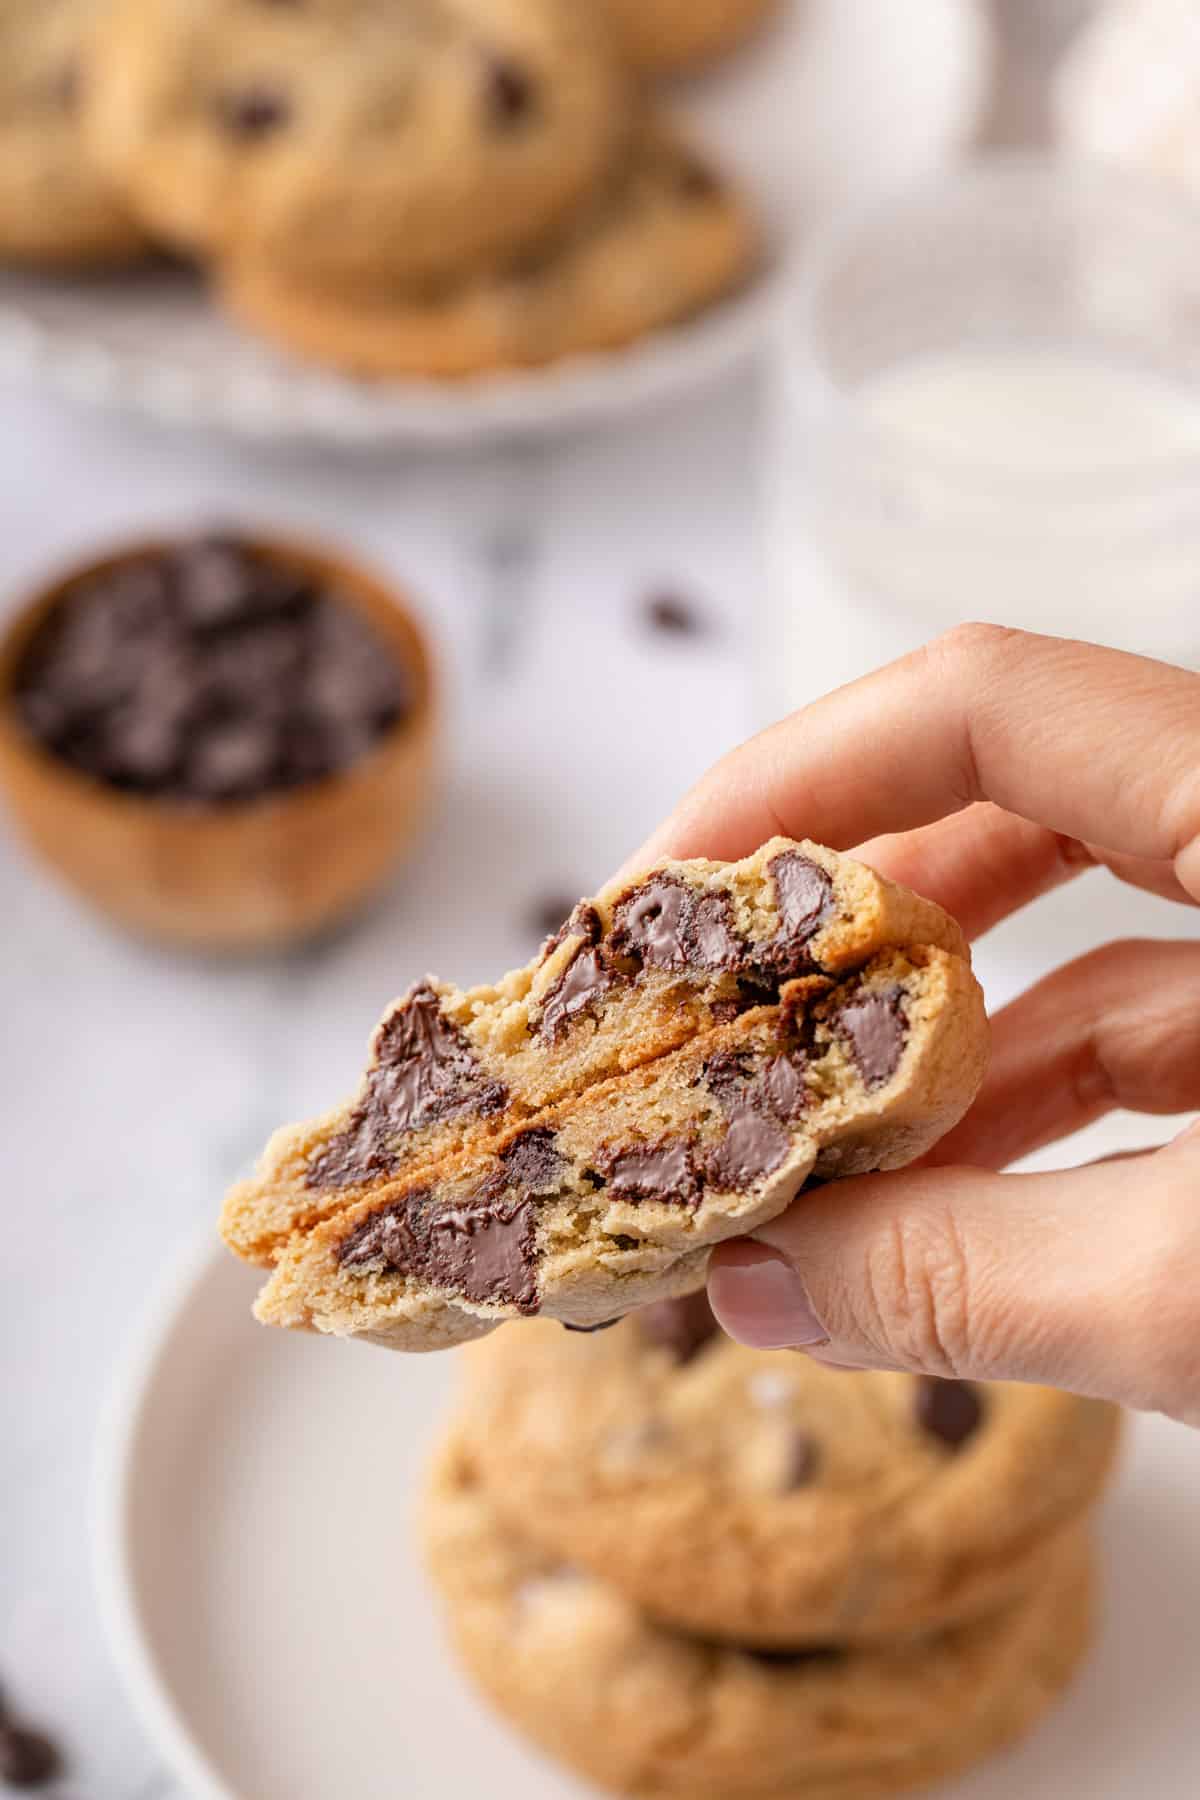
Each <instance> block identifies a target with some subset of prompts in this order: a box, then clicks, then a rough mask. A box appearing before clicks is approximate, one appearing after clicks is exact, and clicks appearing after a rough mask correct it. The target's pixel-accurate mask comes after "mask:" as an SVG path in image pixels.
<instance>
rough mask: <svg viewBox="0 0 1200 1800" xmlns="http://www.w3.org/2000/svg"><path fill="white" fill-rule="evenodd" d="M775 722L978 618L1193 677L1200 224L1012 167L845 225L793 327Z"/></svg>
mask: <svg viewBox="0 0 1200 1800" xmlns="http://www.w3.org/2000/svg"><path fill="white" fill-rule="evenodd" d="M777 376H778V379H777V380H776V381H775V382H774V383H773V394H772V410H773V415H774V416H773V421H772V431H771V445H772V451H771V456H770V461H769V471H768V484H767V505H766V549H767V560H768V569H767V575H768V580H767V587H766V593H767V600H766V608H765V616H764V619H763V622H762V624H763V629H762V632H761V634H760V673H761V676H762V680H761V683H760V687H761V694H760V698H761V699H762V702H763V710H764V712H766V713H770V714H776V713H778V712H780V711H783V710H787V708H788V707H790V706H794V705H797V704H801V703H802V702H803V701H805V700H807V699H809V698H811V697H812V696H813V695H814V694H816V693H818V692H821V691H824V690H825V689H827V688H828V687H829V686H830V685H831V684H832V683H833V682H836V681H838V680H842V679H849V678H851V677H852V676H854V675H856V674H858V673H860V672H861V671H862V670H863V669H865V668H871V667H874V666H876V665H877V664H878V663H880V662H882V661H885V660H887V659H888V658H889V657H890V656H892V655H896V654H900V653H902V652H903V651H904V650H906V649H908V648H911V647H913V646H914V645H915V644H918V643H921V642H923V641H924V640H925V639H926V638H928V637H931V636H933V635H934V634H935V633H936V632H938V631H939V630H943V629H945V628H946V627H947V626H949V625H952V624H954V623H955V622H957V621H961V620H964V619H989V620H992V621H995V622H998V623H1002V624H1008V625H1019V626H1023V627H1026V628H1028V629H1030V630H1035V631H1046V632H1053V633H1057V634H1060V635H1065V636H1072V637H1083V638H1089V639H1092V640H1094V641H1097V642H1102V643H1109V644H1113V645H1117V646H1118V647H1121V648H1125V649H1133V650H1139V651H1143V652H1145V653H1146V654H1149V655H1153V656H1160V657H1164V658H1167V659H1168V660H1171V661H1176V662H1181V663H1185V664H1188V665H1190V666H1195V667H1200V212H1197V211H1196V210H1195V208H1194V206H1193V203H1192V202H1191V201H1190V200H1188V199H1186V198H1183V197H1182V196H1180V195H1178V194H1176V193H1175V192H1174V191H1173V190H1172V189H1169V188H1166V187H1160V186H1159V185H1157V184H1155V183H1147V182H1146V181H1144V180H1142V179H1139V178H1137V177H1134V176H1132V175H1127V174H1125V173H1123V172H1120V171H1117V170H1113V169H1110V168H1107V167H1100V166H1095V167H1093V166H1091V165H1077V166H1076V165H1069V164H1066V163H1059V162H1056V161H1054V160H1052V159H1050V158H1049V157H1039V156H1022V155H1017V156H1000V157H996V158H992V159H982V160H980V161H978V162H975V163H972V164H966V165H963V166H962V167H961V168H959V169H958V170H956V171H954V172H952V173H950V174H948V175H943V176H941V177H939V178H938V179H937V180H936V181H935V182H934V183H933V184H931V185H926V186H924V187H922V188H920V189H918V190H916V191H914V192H911V193H909V194H907V195H903V196H900V197H898V198H893V199H891V200H890V201H889V202H887V203H886V204H883V205H880V206H877V207H876V208H875V209H874V210H873V211H871V212H870V213H868V214H866V215H864V216H862V217H859V218H858V219H856V220H855V221H854V222H853V223H851V224H850V225H848V226H846V227H843V229H842V230H841V231H840V232H839V234H838V235H837V236H836V237H835V238H833V239H832V240H830V241H829V242H828V243H827V244H826V246H825V248H824V250H823V252H821V253H820V254H818V255H817V257H816V258H815V259H814V261H813V263H812V264H811V265H810V267H809V269H808V271H807V274H806V275H805V276H804V277H803V279H802V280H801V281H800V282H799V283H798V284H797V285H796V286H795V288H794V289H793V291H792V293H791V295H790V297H789V299H788V301H787V303H786V305H785V306H784V307H783V308H782V310H781V316H780V321H779V332H778V368H777Z"/></svg>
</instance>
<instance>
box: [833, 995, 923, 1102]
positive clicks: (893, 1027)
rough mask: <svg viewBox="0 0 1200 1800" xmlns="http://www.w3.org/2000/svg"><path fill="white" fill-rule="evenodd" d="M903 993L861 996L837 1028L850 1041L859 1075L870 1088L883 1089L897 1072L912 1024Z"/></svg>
mask: <svg viewBox="0 0 1200 1800" xmlns="http://www.w3.org/2000/svg"><path fill="white" fill-rule="evenodd" d="M902 1000H903V995H902V990H901V989H900V988H898V987H896V988H889V989H887V990H886V991H884V992H877V993H870V994H866V993H864V994H860V996H859V997H858V999H856V1000H851V1001H849V1002H848V1003H847V1004H846V1005H845V1006H843V1007H842V1008H841V1010H840V1011H839V1013H838V1015H837V1029H838V1030H839V1032H840V1033H841V1034H842V1036H843V1037H845V1038H847V1039H848V1040H849V1043H850V1048H851V1050H852V1052H853V1055H854V1060H855V1062H856V1063H857V1064H858V1068H859V1073H860V1074H861V1075H862V1078H863V1080H864V1082H865V1083H866V1085H867V1086H868V1087H869V1088H876V1087H882V1086H883V1084H884V1082H885V1081H890V1080H891V1078H892V1076H893V1075H894V1074H895V1073H896V1069H897V1067H898V1065H899V1062H900V1056H901V1052H902V1051H903V1049H904V1042H905V1039H906V1038H907V1036H908V1025H907V1022H906V1020H905V1017H904V1012H903V1005H902Z"/></svg>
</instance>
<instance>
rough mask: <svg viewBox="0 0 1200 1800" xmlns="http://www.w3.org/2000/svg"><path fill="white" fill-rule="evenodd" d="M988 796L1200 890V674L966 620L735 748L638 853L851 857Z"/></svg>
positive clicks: (650, 857) (650, 856)
mask: <svg viewBox="0 0 1200 1800" xmlns="http://www.w3.org/2000/svg"><path fill="white" fill-rule="evenodd" d="M1135 600H1136V596H1134V597H1132V600H1131V604H1132V603H1133V602H1134V601H1135ZM978 800H992V801H995V802H996V804H997V805H998V806H1001V807H1003V808H1004V809H1005V810H1006V811H1008V812H1010V813H1016V814H1019V815H1020V816H1021V817H1022V818H1025V819H1029V820H1033V821H1035V822H1036V823H1037V824H1039V825H1042V826H1045V827H1046V828H1047V829H1049V830H1050V831H1053V832H1057V833H1061V834H1064V835H1065V836H1067V837H1069V838H1073V839H1079V840H1081V841H1083V842H1085V843H1090V844H1095V845H1097V846H1100V847H1102V848H1103V849H1105V850H1107V851H1111V852H1113V853H1114V854H1118V855H1127V856H1135V857H1141V858H1146V859H1149V860H1152V861H1159V862H1164V863H1173V864H1174V866H1175V870H1176V873H1177V874H1178V876H1179V879H1180V881H1181V883H1182V884H1183V886H1184V887H1185V888H1186V889H1187V891H1188V892H1189V893H1191V894H1192V895H1193V896H1197V897H1200V843H1198V838H1200V677H1198V676H1196V675H1193V674H1189V673H1188V672H1187V671H1186V670H1183V669H1176V668H1172V667H1171V666H1170V665H1169V664H1166V663H1159V662H1153V661H1151V660H1150V659H1149V658H1147V657H1140V656H1130V655H1127V654H1125V653H1124V652H1122V651H1118V650H1106V649H1102V648H1100V647H1098V646H1097V645H1094V644H1083V643H1076V642H1074V641H1073V640H1070V639H1066V638H1051V637H1040V636H1036V635H1034V634H1032V633H1028V632H1019V631H1009V630H1006V629H1004V628H1003V627H1000V626H994V625H967V626H959V627H958V628H956V629H955V630H954V631H951V632H949V633H947V635H946V636H945V637H942V638H938V639H936V640H935V641H934V642H933V643H932V644H929V645H926V647H925V648H924V649H922V650H918V651H916V652H914V654H913V655H911V656H907V657H904V658H903V659H902V660H901V661H900V662H896V663H892V664H891V665H890V666H889V667H887V668H884V669H881V670H879V671H878V672H877V673H876V674H873V675H868V676H866V677H865V678H864V679H863V680H861V681H855V682H852V683H851V684H850V685H849V686H848V687H844V688H839V689H837V690H836V691H835V692H834V693H832V694H829V695H827V696H826V697H825V699H823V700H819V701H817V702H816V704H815V705H813V706H810V707H806V708H805V709H804V711H802V712H799V713H795V714H794V715H793V716H792V717H791V718H789V719H785V720H783V721H782V722H781V723H780V724H778V725H774V726H772V727H771V728H770V729H769V730H768V731H765V732H763V733H761V734H760V735H759V736H758V737H756V738H752V739H751V740H750V741H749V742H748V743H747V744H744V745H742V747H741V748H740V749H738V750H735V751H733V752H732V753H731V754H730V755H729V756H727V757H725V758H724V759H723V760H722V761H721V762H719V763H718V764H717V765H716V766H715V768H713V769H712V770H710V771H709V773H708V774H707V775H706V776H705V777H704V778H703V780H702V781H701V782H700V783H699V784H698V785H697V786H696V787H695V788H693V789H692V791H691V793H690V794H688V795H687V797H686V798H685V799H684V801H683V802H682V804H681V805H680V806H679V807H678V808H677V809H676V811H675V812H674V813H673V814H672V815H671V817H670V818H669V819H668V820H667V821H666V823H665V824H664V825H662V826H661V827H660V828H659V830H658V831H656V832H655V833H654V835H653V836H652V837H651V839H650V840H649V842H648V844H646V845H645V846H644V847H643V849H642V851H641V852H640V853H639V856H638V859H637V860H638V862H639V864H641V863H645V862H649V861H654V860H657V859H659V858H661V857H667V856H670V857H687V856H711V857H721V858H726V857H739V856H744V855H746V854H748V853H749V852H750V851H751V850H753V849H755V848H756V847H757V846H758V845H759V844H761V843H764V842H765V841H766V840H767V839H768V838H770V837H772V836H775V835H776V834H781V835H783V836H785V837H809V838H814V839H817V840H818V841H820V842H821V843H826V844H830V845H832V846H833V847H834V848H835V849H846V848H849V847H851V846H853V845H854V844H857V843H861V842H862V841H863V840H864V839H866V838H871V837H875V836H878V835H880V834H884V833H892V832H900V831H909V830H912V829H913V828H915V827H917V826H920V825H925V824H929V823H930V822H932V821H933V820H935V819H940V818H944V817H945V816H946V815H947V814H948V813H952V812H957V811H959V810H960V809H961V808H963V807H965V806H969V805H971V804H973V803H974V802H975V801H978Z"/></svg>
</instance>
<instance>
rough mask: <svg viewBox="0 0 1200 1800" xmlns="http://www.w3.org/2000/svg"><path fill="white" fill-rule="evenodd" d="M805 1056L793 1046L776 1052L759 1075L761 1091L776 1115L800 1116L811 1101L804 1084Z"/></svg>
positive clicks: (779, 1117) (763, 1099) (794, 1117)
mask: <svg viewBox="0 0 1200 1800" xmlns="http://www.w3.org/2000/svg"><path fill="white" fill-rule="evenodd" d="M804 1070H805V1057H804V1054H803V1052H802V1051H800V1050H792V1051H789V1052H781V1053H780V1054H779V1055H778V1056H773V1057H772V1058H771V1060H770V1061H769V1062H768V1064H767V1066H766V1068H765V1069H764V1070H763V1072H762V1074H761V1076H760V1078H759V1092H760V1093H761V1095H762V1101H763V1103H764V1104H765V1105H766V1106H767V1108H768V1109H769V1110H770V1111H771V1112H772V1113H774V1115H775V1117H776V1118H777V1119H782V1120H785V1121H789V1120H792V1119H798V1118H799V1117H800V1115H801V1113H802V1112H803V1111H804V1109H805V1107H806V1105H807V1104H808V1089H807V1088H806V1086H805V1084H804Z"/></svg>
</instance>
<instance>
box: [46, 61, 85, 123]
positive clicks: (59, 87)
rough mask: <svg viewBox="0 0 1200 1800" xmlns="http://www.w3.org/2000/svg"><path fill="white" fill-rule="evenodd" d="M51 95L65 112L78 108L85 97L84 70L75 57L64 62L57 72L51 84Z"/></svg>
mask: <svg viewBox="0 0 1200 1800" xmlns="http://www.w3.org/2000/svg"><path fill="white" fill-rule="evenodd" d="M50 97H51V99H52V100H53V102H54V104H55V106H57V107H59V108H60V109H61V110H62V111H63V112H65V113H73V112H75V111H76V110H77V109H78V106H79V102H80V100H81V99H82V97H83V71H82V69H81V68H80V66H79V63H78V62H77V61H76V60H75V58H74V57H72V58H71V59H70V60H69V61H68V62H65V63H63V65H62V67H61V68H60V69H59V70H58V72H57V73H56V74H55V76H54V78H53V80H52V82H51V84H50Z"/></svg>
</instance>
